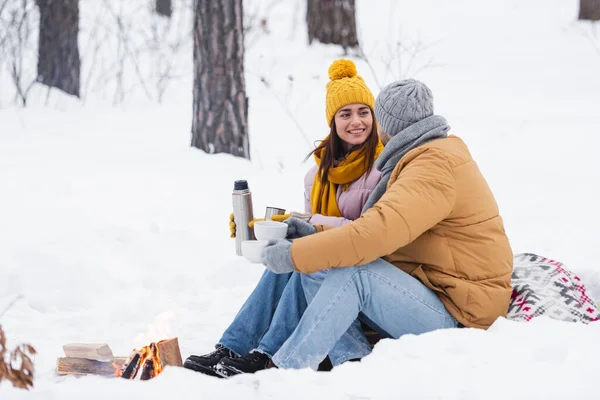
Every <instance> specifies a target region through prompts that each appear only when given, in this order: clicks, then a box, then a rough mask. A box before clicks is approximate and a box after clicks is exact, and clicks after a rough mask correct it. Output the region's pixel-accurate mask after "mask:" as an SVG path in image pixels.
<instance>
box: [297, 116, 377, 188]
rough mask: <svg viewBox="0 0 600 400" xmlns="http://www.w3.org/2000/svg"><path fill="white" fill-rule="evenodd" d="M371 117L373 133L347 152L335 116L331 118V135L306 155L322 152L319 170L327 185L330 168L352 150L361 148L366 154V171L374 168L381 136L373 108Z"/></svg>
mask: <svg viewBox="0 0 600 400" xmlns="http://www.w3.org/2000/svg"><path fill="white" fill-rule="evenodd" d="M369 110H370V111H371V117H373V127H372V128H371V133H370V134H369V137H368V138H367V140H365V141H364V142H363V143H362V144H360V145H358V146H355V147H353V148H351V149H350V151H348V152H346V150H344V141H343V140H342V139H341V138H340V137H339V136H338V134H337V130H336V126H335V117H334V118H332V120H331V130H330V131H329V136H327V137H326V138H325V139H323V140H322V141H321V143H319V145H318V146H317V147H316V148H315V149H314V150H313V151H311V152H310V153H308V155H307V156H306V159H305V161H306V160H308V159H309V158H310V157H311V156H312V155H313V154H315V153H317V154H319V153H321V151H322V153H321V164H320V165H319V170H318V171H317V174H318V176H319V177H320V178H321V183H322V184H323V185H325V184H326V183H327V180H328V176H329V170H330V169H331V168H333V167H334V166H335V162H336V161H339V160H341V159H343V158H344V156H346V155H347V154H349V153H350V152H352V151H354V150H357V149H359V150H360V151H361V152H363V154H364V155H365V167H366V169H365V170H366V171H367V172H369V171H371V169H372V168H373V165H374V164H375V152H376V151H377V145H378V144H379V136H378V135H377V122H376V121H375V113H374V112H373V110H371V109H370V108H369Z"/></svg>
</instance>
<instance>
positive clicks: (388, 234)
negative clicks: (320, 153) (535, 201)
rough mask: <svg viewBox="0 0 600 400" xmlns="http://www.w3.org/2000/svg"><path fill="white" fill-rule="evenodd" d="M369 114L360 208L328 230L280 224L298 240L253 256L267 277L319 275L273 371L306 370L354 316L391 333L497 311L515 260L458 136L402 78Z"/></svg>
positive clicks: (478, 321) (424, 92)
mask: <svg viewBox="0 0 600 400" xmlns="http://www.w3.org/2000/svg"><path fill="white" fill-rule="evenodd" d="M375 116H376V118H377V121H378V123H379V125H380V128H381V129H382V131H383V133H382V135H383V136H384V137H387V138H389V142H388V143H387V145H386V147H385V150H384V151H383V152H382V153H381V155H380V157H379V158H378V160H377V162H376V167H377V168H378V169H379V170H380V171H381V172H382V180H381V182H380V184H379V186H378V187H376V188H375V190H374V192H373V194H372V195H371V198H370V199H369V201H368V202H367V204H366V205H365V211H364V213H363V215H362V216H361V217H360V218H359V219H357V220H356V221H354V222H353V223H351V224H347V225H345V226H342V227H339V228H335V229H331V228H329V227H326V226H312V225H310V224H307V223H305V222H303V221H299V220H295V219H290V220H288V221H287V223H288V224H289V225H290V229H289V230H288V232H289V233H291V234H292V235H293V234H294V233H296V235H297V236H304V235H306V236H305V237H302V238H299V239H296V240H294V241H293V242H289V241H287V240H279V241H272V242H270V243H269V245H268V246H267V247H266V248H265V249H264V251H263V262H264V264H265V265H266V267H267V268H269V269H270V270H271V271H273V272H276V273H284V272H290V271H294V270H296V271H299V272H302V273H304V274H312V275H306V276H305V277H304V278H305V279H314V277H315V276H317V277H318V278H317V279H322V278H323V277H324V280H323V283H322V285H321V287H320V289H319V290H318V292H317V293H316V295H315V296H314V298H313V299H310V298H307V300H308V301H310V305H309V307H308V308H307V310H306V311H305V313H304V316H303V317H302V319H301V321H300V323H299V325H298V327H297V328H296V329H295V331H294V333H293V334H292V336H291V337H290V338H289V339H288V340H287V341H286V342H285V343H284V345H283V346H282V347H281V349H280V350H279V351H278V352H277V353H276V354H275V356H274V357H273V359H272V361H273V363H274V364H275V365H276V366H278V367H282V368H305V367H312V368H316V366H317V365H318V363H319V362H320V361H321V360H323V359H324V358H325V356H326V355H327V353H328V352H329V351H330V350H331V349H332V348H333V346H334V345H335V343H336V342H337V340H338V339H339V337H340V336H341V335H342V334H343V333H344V332H345V331H346V330H347V329H348V327H349V326H350V324H352V322H353V321H355V320H356V318H357V317H359V316H360V317H361V319H363V320H365V321H366V322H368V324H369V325H371V326H372V327H374V328H376V329H377V330H379V331H380V332H382V333H384V334H385V335H387V336H389V337H393V338H398V337H400V336H401V335H403V334H407V333H411V334H420V333H424V332H429V331H433V330H436V329H443V328H451V327H457V326H466V327H475V328H483V329H485V328H487V327H489V326H490V325H491V324H492V323H493V322H494V321H495V320H496V318H498V317H500V316H505V315H506V312H507V308H508V303H509V300H510V295H511V286H510V278H511V272H512V262H513V255H512V251H511V248H510V244H509V241H508V238H507V237H506V233H505V231H504V226H503V222H502V218H501V217H500V215H499V211H498V206H497V204H496V200H495V199H494V196H493V194H492V192H491V190H490V188H489V187H488V185H487V182H486V181H485V179H484V178H483V176H482V175H481V172H480V171H479V168H478V166H477V164H476V163H475V161H473V159H472V157H471V154H470V153H469V150H468V148H467V146H466V145H465V143H464V142H463V141H462V140H461V139H460V138H458V137H456V136H448V134H447V132H448V130H449V129H450V127H449V126H448V124H447V122H446V120H445V119H444V118H443V117H441V116H437V115H434V114H433V96H432V94H431V91H430V89H429V88H428V87H427V86H425V85H424V84H423V83H421V82H419V81H416V80H412V79H409V80H403V81H399V82H395V83H392V84H390V85H388V86H387V87H385V88H384V89H383V90H382V92H381V93H380V94H379V96H378V97H377V100H376V102H375ZM312 233H314V234H312ZM323 270H327V272H326V274H324V273H320V274H318V275H315V274H314V273H316V272H318V271H323Z"/></svg>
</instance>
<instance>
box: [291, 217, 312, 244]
mask: <svg viewBox="0 0 600 400" xmlns="http://www.w3.org/2000/svg"><path fill="white" fill-rule="evenodd" d="M283 222H284V223H285V224H287V225H288V230H287V237H288V239H297V238H301V237H304V236H308V235H312V234H313V233H317V228H315V226H314V225H311V224H309V223H308V222H304V221H302V220H301V219H298V218H294V217H290V218H288V219H286V220H285V221H283Z"/></svg>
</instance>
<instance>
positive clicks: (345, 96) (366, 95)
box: [325, 58, 375, 126]
mask: <svg viewBox="0 0 600 400" xmlns="http://www.w3.org/2000/svg"><path fill="white" fill-rule="evenodd" d="M329 79H331V80H330V81H329V82H328V83H327V93H326V95H325V118H327V124H328V125H329V126H331V121H332V120H333V117H334V115H335V113H336V112H337V111H338V110H339V109H340V108H342V107H344V106H346V105H348V104H353V103H360V104H366V105H368V106H369V107H370V108H371V110H372V109H373V108H374V107H375V98H374V97H373V93H371V90H369V88H368V87H367V85H366V84H365V81H364V80H363V78H362V77H360V75H358V72H357V70H356V65H355V64H354V62H352V61H350V60H346V59H343V58H340V59H339V60H335V61H334V62H333V63H332V64H331V66H330V67H329Z"/></svg>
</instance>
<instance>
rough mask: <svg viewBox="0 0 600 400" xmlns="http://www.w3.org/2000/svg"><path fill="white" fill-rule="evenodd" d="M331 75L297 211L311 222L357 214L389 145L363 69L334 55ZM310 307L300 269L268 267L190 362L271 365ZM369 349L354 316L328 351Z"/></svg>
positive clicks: (233, 369)
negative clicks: (207, 347)
mask: <svg viewBox="0 0 600 400" xmlns="http://www.w3.org/2000/svg"><path fill="white" fill-rule="evenodd" d="M329 77H330V82H328V84H327V93H326V102H325V103H326V109H325V114H326V118H327V123H328V125H329V127H330V133H329V135H328V136H327V137H326V138H325V139H324V140H323V141H322V142H321V143H320V145H319V146H318V147H317V148H316V149H315V150H313V151H312V152H311V153H310V154H309V155H308V157H307V158H309V157H310V156H311V155H312V156H314V158H315V161H316V164H317V165H316V166H315V167H313V168H312V169H311V170H310V171H309V172H308V173H307V174H306V177H305V180H304V183H305V213H292V214H293V215H294V216H296V217H299V218H300V219H302V220H303V221H306V222H307V223H306V222H305V223H306V225H309V226H312V224H325V225H329V226H341V225H343V224H346V223H349V222H351V221H352V220H354V219H356V218H358V217H359V216H360V213H361V210H362V208H363V206H364V205H365V202H366V201H367V198H368V197H369V195H370V194H371V192H372V191H373V189H374V188H375V186H376V185H377V183H378V182H379V179H380V176H381V174H380V172H379V171H377V170H376V169H374V168H373V165H374V162H375V160H376V159H377V157H378V156H379V154H380V153H381V151H382V150H383V145H382V144H381V142H380V141H379V138H378V135H377V126H376V123H375V118H374V113H373V107H374V103H375V100H374V97H373V94H372V93H371V91H370V90H369V88H368V87H367V86H366V84H365V82H364V81H363V79H362V78H361V77H360V76H358V75H357V71H356V66H355V65H354V63H353V62H352V61H349V60H343V59H341V60H337V61H335V62H334V63H333V64H332V65H331V66H330V68H329ZM289 216H290V214H288V215H285V216H278V217H279V218H280V219H286V218H288V217H289ZM273 219H277V218H273ZM230 226H231V227H232V229H233V230H232V234H233V235H235V224H233V222H230ZM297 236H303V234H302V232H297V231H295V225H293V224H290V227H289V229H288V238H293V237H297ZM306 291H307V296H309V297H312V296H313V295H314V294H312V293H313V292H316V289H311V288H310V285H306ZM305 309H306V299H305V293H304V289H303V287H302V285H301V282H300V274H298V273H296V272H289V273H286V274H276V273H273V272H271V271H269V270H266V271H265V273H264V274H263V276H262V277H261V279H260V281H259V282H258V284H257V286H256V288H255V289H254V291H253V292H252V294H250V296H249V297H248V299H247V300H246V302H245V303H244V305H243V306H242V308H241V309H240V311H239V312H238V314H237V315H236V317H235V318H234V320H233V322H232V323H231V325H230V326H229V327H228V328H227V329H226V330H225V332H224V333H223V336H222V337H221V339H220V340H219V342H218V344H217V346H216V350H215V351H213V352H211V353H208V354H206V355H203V356H194V355H192V356H190V357H189V358H188V359H187V360H186V362H185V364H184V366H185V367H186V368H189V369H193V370H196V371H199V372H202V373H205V374H209V375H213V376H221V377H226V376H231V375H235V374H238V373H251V372H256V371H258V370H261V369H265V368H267V367H268V366H269V364H270V359H271V357H272V356H273V355H274V354H275V353H276V352H277V351H278V350H279V348H280V347H281V345H282V344H283V343H284V342H285V340H287V338H288V337H289V335H290V334H291V333H292V332H293V331H294V329H295V328H296V325H297V324H298V322H299V321H300V318H301V317H302V314H303V312H304V310H305ZM369 352H370V345H369V343H368V342H367V340H366V339H365V337H364V334H363V333H362V330H361V328H360V325H359V322H358V321H355V323H354V324H352V326H350V327H349V328H348V330H347V332H346V333H345V334H343V335H341V337H340V340H339V341H338V343H337V344H336V345H335V346H334V348H333V349H332V351H331V352H330V354H329V357H330V359H331V363H332V365H333V366H335V365H338V364H341V363H342V362H344V361H347V360H349V359H357V358H362V357H363V356H364V355H366V354H368V353H369Z"/></svg>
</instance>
